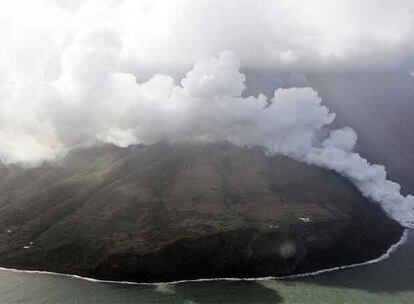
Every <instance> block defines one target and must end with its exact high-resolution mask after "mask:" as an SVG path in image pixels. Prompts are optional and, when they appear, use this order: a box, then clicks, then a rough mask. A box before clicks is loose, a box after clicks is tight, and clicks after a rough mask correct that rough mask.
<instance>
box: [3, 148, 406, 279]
mask: <svg viewBox="0 0 414 304" xmlns="http://www.w3.org/2000/svg"><path fill="white" fill-rule="evenodd" d="M0 191H1V192H0V193H1V196H0V266H2V267H12V268H18V269H34V270H45V271H54V272H61V273H69V274H78V275H82V276H88V277H94V278H99V279H110V280H128V281H139V282H144V281H145V282H151V281H157V282H159V281H172V280H180V279H195V278H213V277H259V276H269V275H272V276H283V275H290V274H298V273H304V272H309V271H316V270H319V269H323V268H329V267H334V266H341V265H346V264H351V263H358V262H363V261H366V260H369V259H372V258H376V257H378V256H380V255H381V254H383V253H384V252H385V251H386V250H387V248H388V247H389V246H390V245H392V244H393V243H395V242H397V241H398V240H399V238H400V236H401V233H402V231H403V228H402V227H401V226H400V225H399V224H398V223H396V222H394V221H393V220H391V219H389V218H388V217H387V216H386V215H385V214H384V213H383V212H382V210H381V209H380V208H379V206H377V205H376V204H375V203H373V202H370V201H368V200H367V199H365V198H364V197H363V196H362V195H361V194H360V193H359V192H358V191H357V189H356V188H355V187H354V186H353V185H352V184H351V183H350V182H349V181H347V180H346V179H344V178H343V177H341V176H340V175H338V174H336V173H334V172H332V171H328V170H325V169H321V168H317V167H313V166H308V165H306V164H304V163H300V162H297V161H295V160H292V159H290V158H287V157H284V156H273V157H268V156H266V154H265V153H264V151H263V150H262V149H261V148H257V147H256V148H241V147H238V146H235V145H233V144H230V143H227V142H222V143H205V144H191V143H180V144H167V143H158V144H153V145H136V146H130V147H128V148H120V147H116V146H113V145H102V146H95V147H87V148H81V149H77V150H74V151H72V152H70V153H69V154H68V155H67V156H65V157H64V158H63V159H61V160H59V161H56V162H54V163H44V164H43V165H41V166H39V167H36V168H22V167H20V166H16V165H8V166H6V165H2V166H1V168H0Z"/></svg>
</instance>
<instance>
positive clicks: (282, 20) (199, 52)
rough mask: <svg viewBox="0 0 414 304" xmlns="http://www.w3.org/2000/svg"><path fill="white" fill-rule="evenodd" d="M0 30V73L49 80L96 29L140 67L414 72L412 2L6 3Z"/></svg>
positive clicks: (0, 5) (1, 6)
mask: <svg viewBox="0 0 414 304" xmlns="http://www.w3.org/2000/svg"><path fill="white" fill-rule="evenodd" d="M0 25H1V26H0V39H1V43H2V44H1V45H2V47H1V50H0V63H1V68H2V70H3V71H4V70H5V69H8V70H12V71H14V72H15V73H17V72H19V71H22V70H23V71H24V73H28V71H29V70H30V72H33V73H35V72H36V73H39V70H41V71H42V72H44V73H46V74H47V77H52V78H53V77H57V75H58V74H59V71H60V65H61V64H60V56H61V54H62V51H63V50H64V49H65V47H67V45H69V44H70V43H71V41H72V40H73V37H74V36H75V35H76V34H77V33H79V32H81V31H83V30H87V29H89V28H91V27H94V26H95V27H97V26H109V27H112V28H113V29H115V30H116V31H117V33H118V34H119V39H120V41H121V43H122V55H121V61H122V62H123V63H127V65H131V66H134V68H135V67H137V66H138V67H139V66H147V65H150V66H151V67H153V66H155V67H156V66H163V65H186V66H188V65H191V64H193V63H194V62H196V61H198V60H200V59H203V58H206V57H211V56H217V55H218V54H219V53H220V52H221V51H225V50H230V51H232V52H233V53H235V54H236V55H237V56H238V57H239V58H240V60H241V61H242V63H243V65H244V66H247V65H249V66H252V65H253V66H274V67H278V68H279V69H288V70H289V69H294V68H296V69H301V70H320V69H334V70H336V69H343V70H349V69H371V70H372V69H374V70H377V69H393V68H403V69H404V68H406V69H407V70H408V69H409V68H411V67H414V66H413V65H412V64H411V61H412V59H413V53H414V52H413V49H414V30H413V29H414V1H412V0H393V1H390V0H306V1H303V0H278V1H274V0H255V1H252V0H226V1H223V0H197V1H194V0H176V1H171V0H165V1H163V0H158V1H157V0H131V1H129V0H124V1H122V0H118V1H117V0H101V1H80V0H33V1H21V0H13V1H8V0H0ZM127 68H128V66H127ZM129 68H131V67H129ZM36 69H37V71H36ZM138 73H139V69H138Z"/></svg>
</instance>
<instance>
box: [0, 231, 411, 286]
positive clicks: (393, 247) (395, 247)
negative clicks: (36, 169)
mask: <svg viewBox="0 0 414 304" xmlns="http://www.w3.org/2000/svg"><path fill="white" fill-rule="evenodd" d="M409 230H410V229H405V230H404V232H403V233H402V235H401V238H400V240H399V241H398V242H396V243H395V244H393V245H391V246H390V247H389V248H388V249H387V251H386V252H385V253H384V254H382V255H381V256H379V257H377V258H375V259H372V260H368V261H366V262H361V263H355V264H350V265H344V266H338V267H333V268H327V269H321V270H317V271H314V272H308V273H300V274H293V275H288V276H280V277H275V276H268V277H257V278H200V279H192V280H178V281H169V282H153V283H149V282H141V283H140V282H130V281H111V280H99V279H94V278H88V277H82V276H79V275H76V274H65V273H58V272H50V271H41V270H19V269H13V268H5V267H0V270H2V271H9V272H16V273H27V274H44V275H52V276H59V277H66V278H73V279H78V280H83V281H88V282H94V283H106V284H120V285H135V286H158V285H177V284H183V283H199V282H217V281H227V282H254V281H265V280H288V279H295V278H303V277H312V276H317V275H320V274H324V273H329V272H333V271H338V270H344V269H350V268H356V267H360V266H365V265H372V264H377V263H380V262H382V261H385V260H386V259H388V258H389V257H390V255H391V254H392V253H393V252H395V251H396V250H398V249H399V248H400V247H401V246H402V245H404V244H405V242H406V241H407V239H408V232H409Z"/></svg>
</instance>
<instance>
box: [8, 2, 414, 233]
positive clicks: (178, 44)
mask: <svg viewBox="0 0 414 304" xmlns="http://www.w3.org/2000/svg"><path fill="white" fill-rule="evenodd" d="M361 2H363V3H361ZM68 4H69V2H67V1H56V0H55V1H51V0H49V1H30V2H29V1H25V2H22V1H19V0H16V1H13V2H12V1H2V0H0V38H1V41H2V48H1V49H0V159H1V160H2V161H3V162H5V163H24V164H32V165H33V164H38V163H40V162H42V161H44V160H50V159H54V158H56V157H59V156H61V155H64V154H65V153H66V152H67V151H68V150H69V149H71V148H73V147H76V146H78V145H82V144H85V143H96V142H111V143H114V144H116V145H119V146H128V145H130V144H135V143H141V142H142V143H153V142H157V141H161V140H167V141H172V142H174V141H218V140H228V141H231V142H233V143H235V144H238V145H247V146H249V145H260V146H264V147H265V148H266V149H267V151H268V153H269V154H284V155H288V156H290V157H293V158H295V159H298V160H300V161H304V162H307V163H309V164H315V165H318V166H321V167H326V168H330V169H333V170H335V171H337V172H338V173H340V174H342V175H344V176H346V177H347V178H349V179H350V180H351V181H352V182H353V183H354V184H355V185H356V186H357V187H358V188H359V189H360V190H361V192H362V193H363V194H364V195H365V196H366V197H368V198H370V199H372V200H373V201H376V202H378V203H380V204H381V206H382V207H383V209H384V210H385V211H386V212H387V213H388V214H389V215H390V216H391V217H393V218H394V219H396V220H398V221H400V223H402V224H403V225H404V226H406V227H414V222H413V220H412V219H414V210H413V207H414V197H413V196H410V195H409V196H406V197H404V196H402V195H401V194H400V186H399V185H398V184H396V183H394V182H391V181H388V180H387V178H386V171H385V168H384V167H383V166H379V165H371V164H370V163H369V162H368V161H367V160H365V159H364V158H362V157H361V156H360V155H359V154H357V153H354V152H353V148H354V145H355V143H356V140H357V136H356V134H355V132H354V131H353V130H352V129H350V128H344V129H340V130H332V131H331V132H330V134H329V135H328V136H327V137H326V138H320V136H321V133H322V132H321V131H322V129H323V128H326V127H329V125H330V124H331V123H332V122H333V121H334V119H335V115H334V114H333V113H330V111H329V110H328V109H327V108H326V107H325V106H323V105H322V104H321V100H320V98H319V97H318V95H317V92H315V91H314V90H313V89H311V88H291V89H278V90H276V91H275V93H274V96H273V97H272V98H271V99H270V100H268V98H267V97H266V96H265V95H262V94H260V95H258V96H256V97H242V92H243V90H244V88H245V84H244V82H245V76H244V75H243V74H242V73H240V72H239V67H240V62H239V59H238V58H237V57H236V56H235V55H234V54H233V53H232V52H228V51H227V52H221V51H222V50H223V49H224V50H225V49H231V50H232V51H234V52H235V53H236V54H238V56H240V58H241V59H242V60H243V62H245V63H246V64H248V65H259V66H260V65H270V66H274V67H280V68H283V67H286V66H287V67H291V68H294V67H298V66H300V67H305V68H306V67H307V68H313V69H315V68H319V67H322V68H326V67H327V68H335V67H338V66H340V65H346V66H349V67H350V68H360V67H361V66H362V67H364V68H367V67H369V68H384V67H393V66H396V65H398V64H400V63H401V62H403V61H404V60H405V59H406V58H407V56H409V55H408V54H409V52H410V51H411V50H412V48H413V41H414V39H413V31H412V30H411V29H412V25H413V22H412V19H413V18H412V16H413V9H414V3H413V2H412V1H404V0H400V1H394V2H393V4H392V7H390V5H391V3H390V2H389V1H385V0H384V1H381V0H379V1H373V0H368V1H356V0H349V1H339V0H337V1H336V0H330V1H323V0H317V1H316V0H309V1H306V2H304V1H298V0H281V1H268V0H257V1H247V0H239V1H232V0H229V1H216V0H209V1H203V0H200V1H187V0H180V1H127V0H125V1H109V0H107V1H87V2H80V1H74V2H70V4H71V5H68ZM391 8H392V9H391ZM102 24H105V25H106V26H102ZM217 54H220V56H219V57H215V56H216V55H217ZM195 61H196V62H197V63H195V64H194V66H193V68H192V69H191V70H190V71H189V72H188V73H187V75H186V76H185V77H184V79H182V81H181V83H180V84H178V85H177V84H175V83H174V80H173V79H172V78H171V77H169V76H165V75H155V76H154V77H153V78H152V79H150V80H149V81H146V82H143V83H137V81H136V78H135V76H134V75H132V74H130V73H125V72H122V69H121V68H120V66H121V65H122V66H125V63H128V62H133V64H134V65H138V66H143V65H145V64H148V63H149V64H157V65H159V66H161V65H164V64H167V65H171V64H172V65H174V64H176V65H187V64H192V63H193V62H195ZM269 101H270V106H268V104H269Z"/></svg>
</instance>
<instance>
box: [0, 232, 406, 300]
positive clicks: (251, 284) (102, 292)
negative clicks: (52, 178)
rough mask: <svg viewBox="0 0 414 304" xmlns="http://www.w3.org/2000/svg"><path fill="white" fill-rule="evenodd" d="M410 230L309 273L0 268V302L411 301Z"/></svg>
mask: <svg viewBox="0 0 414 304" xmlns="http://www.w3.org/2000/svg"><path fill="white" fill-rule="evenodd" d="M413 257H414V233H413V232H410V233H408V237H407V241H406V242H405V243H404V244H403V245H401V246H400V247H399V248H398V249H397V250H396V251H394V252H392V253H391V254H390V256H389V257H388V258H387V259H386V260H384V261H382V262H380V263H375V264H370V265H364V266H358V267H354V268H349V269H342V270H337V271H332V272H329V273H323V274H319V275H315V276H310V277H301V278H291V279H284V280H259V281H209V282H187V283H179V284H173V285H170V284H159V285H129V284H114V283H105V282H93V281H88V280H83V279H79V278H73V277H66V276H58V275H53V274H45V273H24V272H14V271H9V270H0V291H1V293H0V304H12V303H16V304H17V303H19V304H23V303H27V304H49V303H51V304H52V303H53V304H57V303H76V304H81V303H82V304H83V303H88V304H92V303H96V304H98V303H99V304H107V303H108V304H109V303H111V304H115V303H119V304H121V303H123V304H125V303H183V304H184V303H187V304H189V303H254V304H259V303H272V304H275V303H287V304H290V303H292V304H293V303H295V304H299V303H306V304H313V303H315V304H316V303H317V304H324V303H327V304H328V303H329V304H345V303H352V304H359V303H375V304H381V303H387V304H398V303H406V304H412V303H414V263H413V259H414V258H413Z"/></svg>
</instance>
